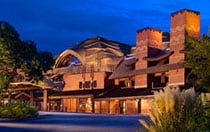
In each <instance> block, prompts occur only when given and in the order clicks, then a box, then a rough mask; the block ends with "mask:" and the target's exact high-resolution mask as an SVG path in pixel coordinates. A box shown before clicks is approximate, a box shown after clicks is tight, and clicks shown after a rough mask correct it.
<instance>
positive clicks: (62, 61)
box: [54, 49, 84, 68]
mask: <svg viewBox="0 0 210 132" xmlns="http://www.w3.org/2000/svg"><path fill="white" fill-rule="evenodd" d="M72 56H75V57H76V58H77V59H78V60H79V61H80V63H82V64H83V63H84V61H83V58H82V56H81V55H80V54H79V53H77V52H75V51H73V50H71V49H67V50H65V51H63V52H62V53H61V54H60V55H59V56H58V57H57V59H56V61H55V65H54V68H59V67H63V66H66V65H67V63H68V61H69V60H70V59H71V57H72Z"/></svg>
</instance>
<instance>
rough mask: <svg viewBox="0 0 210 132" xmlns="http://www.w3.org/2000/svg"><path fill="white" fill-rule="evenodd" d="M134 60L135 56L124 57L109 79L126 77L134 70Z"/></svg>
mask: <svg viewBox="0 0 210 132" xmlns="http://www.w3.org/2000/svg"><path fill="white" fill-rule="evenodd" d="M136 61H137V60H136V57H135V56H131V57H127V58H125V59H124V60H122V61H121V62H120V64H119V65H118V67H117V68H116V69H115V71H114V72H113V74H112V75H111V76H110V77H109V79H114V78H121V77H128V76H129V73H131V72H132V71H134V70H135V64H136Z"/></svg>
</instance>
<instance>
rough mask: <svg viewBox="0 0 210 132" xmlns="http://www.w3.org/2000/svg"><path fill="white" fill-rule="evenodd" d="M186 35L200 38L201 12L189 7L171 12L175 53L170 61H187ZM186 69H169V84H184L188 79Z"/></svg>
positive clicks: (171, 44) (172, 49) (171, 48)
mask: <svg viewBox="0 0 210 132" xmlns="http://www.w3.org/2000/svg"><path fill="white" fill-rule="evenodd" d="M186 35H189V36H192V37H195V38H200V13H199V12H196V11H191V10H188V9H184V10H180V11H177V12H174V13H172V14H171V25H170V50H171V51H174V54H173V55H172V56H170V59H169V63H170V64H177V63H183V62H184V61H185V54H184V53H183V52H181V51H182V50H184V49H185V37H186ZM185 74H186V69H184V68H180V69H175V70H171V71H169V85H184V84H185V81H186V75H185Z"/></svg>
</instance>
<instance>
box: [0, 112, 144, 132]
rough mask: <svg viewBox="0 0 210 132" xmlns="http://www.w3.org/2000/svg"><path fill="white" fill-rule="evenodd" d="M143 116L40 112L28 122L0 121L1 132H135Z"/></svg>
mask: <svg viewBox="0 0 210 132" xmlns="http://www.w3.org/2000/svg"><path fill="white" fill-rule="evenodd" d="M145 118H147V117H146V116H143V115H97V114H78V113H51V112H47V113H46V112H40V117H39V118H36V119H30V120H19V121H6V120H0V131H1V132H136V131H137V130H139V131H142V130H141V128H142V127H141V125H140V124H139V123H138V119H145Z"/></svg>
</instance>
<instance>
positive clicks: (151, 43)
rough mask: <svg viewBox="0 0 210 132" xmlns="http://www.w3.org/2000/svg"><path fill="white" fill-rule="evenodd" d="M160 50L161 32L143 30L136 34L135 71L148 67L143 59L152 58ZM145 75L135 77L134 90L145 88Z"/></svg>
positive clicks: (151, 29)
mask: <svg viewBox="0 0 210 132" xmlns="http://www.w3.org/2000/svg"><path fill="white" fill-rule="evenodd" d="M161 48H162V31H161V30H159V29H154V28H144V29H141V30H138V31H137V33H136V57H137V60H138V61H137V62H136V67H135V69H136V70H140V69H145V68H147V67H148V62H147V61H146V60H145V59H144V58H145V57H153V56H155V54H157V53H158V52H159V51H160V49H161ZM147 79H148V78H147V74H142V75H137V76H135V86H136V88H146V87H147Z"/></svg>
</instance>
